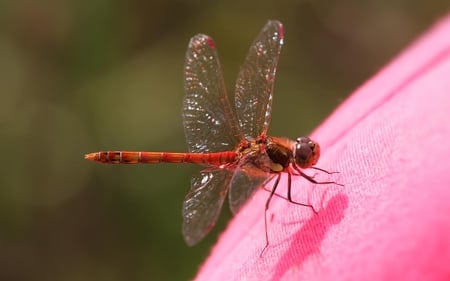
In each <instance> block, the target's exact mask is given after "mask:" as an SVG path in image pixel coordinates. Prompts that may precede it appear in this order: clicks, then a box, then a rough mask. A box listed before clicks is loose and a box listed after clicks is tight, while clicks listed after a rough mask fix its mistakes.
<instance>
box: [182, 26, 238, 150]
mask: <svg viewBox="0 0 450 281" xmlns="http://www.w3.org/2000/svg"><path fill="white" fill-rule="evenodd" d="M184 90H185V96H184V103H183V125H184V132H185V135H186V140H187V144H188V149H189V151H190V152H216V151H227V150H233V149H234V148H235V147H236V145H237V144H238V142H239V141H240V140H241V139H242V134H241V131H240V129H239V127H238V123H237V120H236V115H235V113H234V112H233V110H232V108H231V106H230V102H229V99H228V96H227V92H226V88H225V84H224V81H223V75H222V69H221V66H220V61H219V56H218V54H217V49H216V47H215V43H214V41H213V40H212V38H210V37H209V36H207V35H204V34H198V35H196V36H194V37H192V39H191V41H190V42H189V46H188V49H187V52H186V61H185V65H184Z"/></svg>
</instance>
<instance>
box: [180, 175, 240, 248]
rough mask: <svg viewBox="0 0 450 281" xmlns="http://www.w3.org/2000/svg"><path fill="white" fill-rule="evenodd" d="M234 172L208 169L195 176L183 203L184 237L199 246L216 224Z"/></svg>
mask: <svg viewBox="0 0 450 281" xmlns="http://www.w3.org/2000/svg"><path fill="white" fill-rule="evenodd" d="M232 175H233V171H230V170H227V169H215V170H213V169H207V170H204V171H201V172H200V173H198V174H196V175H194V176H193V177H192V180H191V190H190V192H189V193H188V194H187V195H186V198H185V199H184V203H183V237H184V239H185V241H186V243H187V244H188V245H189V246H193V245H195V244H197V243H198V242H199V241H200V240H202V239H203V237H205V235H206V234H208V233H209V232H210V230H211V229H212V228H213V227H214V225H215V224H216V221H217V218H218V217H219V214H220V210H221V209H222V205H223V201H224V199H225V197H226V194H227V189H228V187H229V184H230V181H231V177H232Z"/></svg>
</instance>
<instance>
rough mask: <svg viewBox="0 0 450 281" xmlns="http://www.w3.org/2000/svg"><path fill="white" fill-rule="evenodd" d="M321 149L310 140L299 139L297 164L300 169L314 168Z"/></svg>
mask: <svg viewBox="0 0 450 281" xmlns="http://www.w3.org/2000/svg"><path fill="white" fill-rule="evenodd" d="M319 156H320V147H319V144H318V143H317V142H315V141H313V140H311V139H310V138H307V137H300V138H297V143H296V144H295V157H294V158H295V163H296V164H297V165H298V166H300V168H309V167H312V166H314V165H315V164H316V163H317V161H318V160H319Z"/></svg>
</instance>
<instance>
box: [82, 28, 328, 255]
mask: <svg viewBox="0 0 450 281" xmlns="http://www.w3.org/2000/svg"><path fill="white" fill-rule="evenodd" d="M283 37H284V34H283V26H282V24H281V23H280V22H279V21H275V20H271V21H269V22H267V24H266V25H265V26H264V27H263V29H262V30H261V32H260V33H259V34H258V36H257V37H256V39H255V40H254V42H253V44H252V45H251V47H250V50H249V52H248V54H247V57H246V59H245V62H244V63H243V65H242V67H241V69H240V72H239V76H238V78H237V82H236V93H235V107H236V111H233V109H232V107H231V105H230V102H229V99H228V96H227V93H226V89H225V84H224V80H223V77H222V70H221V66H220V62H219V57H218V54H217V49H216V45H215V43H214V41H213V40H212V38H211V37H209V36H207V35H204V34H198V35H196V36H194V37H193V38H192V39H191V40H190V42H189V45H188V49H187V52H186V61H185V66H184V90H185V96H184V103H183V125H184V132H185V135H186V140H187V144H188V149H189V152H188V153H173V152H134V151H133V152H132V151H102V152H95V153H89V154H87V155H85V158H86V159H88V160H92V161H96V162H100V163H109V164H137V163H144V164H155V163H161V162H166V163H195V164H201V165H204V166H206V168H205V169H204V170H202V171H200V172H199V173H197V174H195V175H193V177H192V180H191V190H190V191H189V193H188V194H187V195H186V198H185V199H184V203H183V236H184V239H185V241H186V243H187V244H188V245H194V244H196V243H198V242H199V241H200V240H201V239H202V238H203V237H204V236H205V235H206V234H208V232H209V231H210V230H211V229H212V227H213V226H214V225H215V223H216V221H217V218H218V216H219V214H220V210H221V208H222V205H223V202H224V200H225V197H226V195H227V192H228V191H229V202H230V208H231V211H232V212H233V213H236V212H238V210H239V209H240V208H241V206H242V205H243V204H244V203H245V202H246V200H247V199H248V198H249V197H250V196H251V195H252V194H253V193H254V191H255V190H256V189H257V188H258V187H260V186H265V184H266V183H267V182H268V181H270V180H271V179H273V178H275V181H274V184H273V187H272V189H266V190H268V191H269V192H270V193H269V194H270V195H269V197H268V199H267V201H266V204H265V214H266V215H265V226H266V247H267V246H268V241H269V240H268V235H267V210H268V208H269V203H270V200H271V199H272V197H273V196H274V195H276V196H279V197H282V198H285V199H287V200H288V201H289V202H292V203H294V204H297V205H302V206H307V207H310V208H311V209H312V210H313V211H314V212H315V210H314V208H313V207H312V205H309V204H305V203H299V202H295V201H293V200H292V197H291V179H292V176H302V177H304V178H305V179H307V180H308V181H310V182H312V183H314V184H336V182H332V181H329V182H318V181H316V180H315V179H314V178H313V177H312V176H308V175H307V174H305V173H304V172H303V171H302V170H303V169H307V168H314V169H316V170H320V171H323V172H326V173H329V174H331V173H330V172H327V171H325V170H322V169H320V168H317V167H313V166H314V165H315V164H316V163H317V161H318V160H319V156H320V147H319V144H318V143H316V142H315V141H313V140H311V139H309V138H307V137H299V138H297V139H296V140H290V139H288V138H280V137H271V136H267V130H268V128H269V123H270V118H271V111H272V99H273V88H274V82H275V72H276V68H277V64H278V60H279V55H280V51H281V47H282V45H283ZM282 172H285V173H287V176H288V189H287V197H283V196H280V195H278V194H277V193H275V191H276V189H277V186H278V183H279V181H280V178H281V174H282ZM266 247H265V248H266ZM265 248H264V249H265Z"/></svg>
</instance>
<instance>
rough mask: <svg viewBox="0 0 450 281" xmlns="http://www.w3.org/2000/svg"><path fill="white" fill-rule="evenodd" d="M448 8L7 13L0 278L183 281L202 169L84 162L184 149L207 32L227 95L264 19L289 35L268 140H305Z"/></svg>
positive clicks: (169, 5) (112, 8) (39, 4)
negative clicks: (189, 215)
mask: <svg viewBox="0 0 450 281" xmlns="http://www.w3.org/2000/svg"><path fill="white" fill-rule="evenodd" d="M449 7H450V3H449V1H448V0H442V1H407V0H404V1H316V0H311V1H266V2H264V3H263V1H254V0H253V1H199V0H196V1H195V0H194V1H174V0H171V1H158V2H151V1H143V0H129V1H120V0H97V1H95V0H94V1H87V0H80V1H70V0H46V1H32V0H16V1H13V0H11V1H7V0H2V1H0V93H1V100H0V136H1V137H0V146H1V147H2V153H3V156H2V161H1V163H2V164H1V169H0V173H1V174H0V280H97V281H98V280H109V281H114V280H186V279H189V278H192V277H193V276H194V275H195V272H196V271H197V269H198V267H199V265H200V264H201V263H202V261H203V260H204V259H205V258H206V257H207V255H208V252H209V249H210V248H211V246H212V245H213V243H214V242H215V241H216V239H217V236H218V233H220V231H221V230H223V229H224V227H225V225H226V222H227V220H228V219H229V218H230V212H229V211H228V209H227V207H226V206H225V208H224V212H223V213H224V214H223V215H222V217H221V219H220V223H219V225H218V226H217V227H216V228H215V230H214V231H213V232H212V233H211V234H210V235H209V236H208V237H207V239H205V240H204V241H203V242H202V243H200V244H199V245H198V246H196V247H193V248H189V247H187V246H186V245H185V244H184V242H183V239H182V236H181V206H182V201H183V198H184V196H185V194H186V193H187V191H188V190H189V181H190V175H191V174H192V173H193V172H195V171H196V170H198V167H194V166H189V165H181V166H180V165H170V164H162V165H155V166H112V165H98V164H95V163H89V162H87V161H85V160H84V159H83V155H84V153H87V152H93V151H98V150H107V149H114V150H115V149H128V150H154V151H158V150H167V151H184V150H185V149H186V146H185V141H184V135H183V128H182V121H181V103H182V97H183V88H182V87H183V81H182V72H183V63H184V54H185V49H186V46H187V43H188V41H189V38H190V37H191V36H192V35H194V34H196V33H200V32H201V33H206V34H209V35H211V36H212V37H213V38H214V39H215V41H216V44H217V46H218V49H219V54H220V56H221V61H222V65H223V70H224V74H225V79H226V83H227V87H228V89H229V90H230V91H229V92H230V94H231V93H232V90H233V85H234V80H235V78H236V74H237V72H238V69H239V65H240V63H241V62H242V61H243V59H244V57H245V54H246V52H247V49H248V47H249V45H250V43H251V42H252V40H253V38H254V37H255V36H256V35H257V33H258V32H259V30H260V29H261V28H262V26H263V25H264V24H265V23H266V21H267V20H268V19H279V20H281V21H282V22H283V23H284V25H285V33H286V40H285V43H286V44H285V46H284V49H283V52H282V55H281V61H280V65H279V71H278V75H277V77H278V78H277V83H276V85H275V100H274V107H273V118H272V124H271V130H270V133H271V134H273V135H281V136H288V137H296V136H298V135H306V134H308V133H310V132H311V131H312V130H313V128H314V127H316V126H317V125H319V124H320V122H321V121H322V120H323V119H324V118H325V117H326V116H327V115H328V114H329V113H330V112H331V111H332V110H333V108H335V107H336V106H337V105H338V104H339V103H340V102H341V101H342V100H343V99H345V97H347V96H348V94H349V93H351V92H352V91H353V90H354V89H355V88H356V87H358V85H360V84H361V83H362V82H364V81H365V80H366V79H368V78H369V77H371V76H372V75H373V74H374V73H375V72H376V71H377V70H378V69H380V68H381V67H382V66H383V65H385V64H386V63H387V62H388V61H389V60H390V59H391V58H392V57H393V56H395V54H397V53H398V52H400V50H401V49H402V48H404V47H405V46H407V44H408V43H409V42H411V41H412V40H413V39H414V38H415V37H416V36H417V35H418V34H420V33H421V32H422V31H424V30H426V28H427V27H428V26H430V25H432V24H433V23H434V22H435V21H436V20H437V19H438V18H440V17H441V16H443V15H445V14H446V12H447V11H448V10H449Z"/></svg>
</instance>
